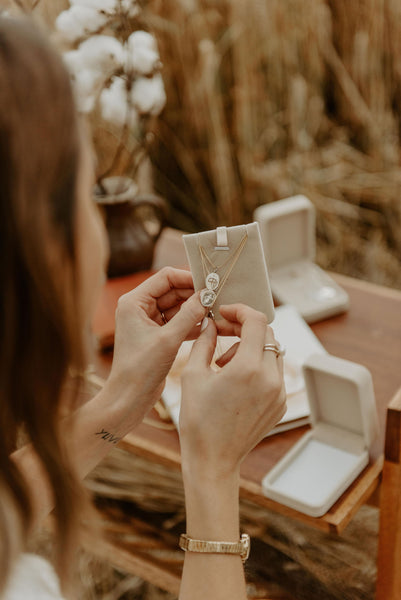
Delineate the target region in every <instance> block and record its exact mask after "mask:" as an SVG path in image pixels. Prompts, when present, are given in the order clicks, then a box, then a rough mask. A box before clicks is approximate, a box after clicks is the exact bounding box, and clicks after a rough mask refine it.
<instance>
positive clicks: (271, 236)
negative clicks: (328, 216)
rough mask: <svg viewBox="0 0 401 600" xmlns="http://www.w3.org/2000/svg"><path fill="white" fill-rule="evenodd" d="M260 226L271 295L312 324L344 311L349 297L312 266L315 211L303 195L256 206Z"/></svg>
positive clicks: (256, 215) (324, 273)
mask: <svg viewBox="0 0 401 600" xmlns="http://www.w3.org/2000/svg"><path fill="white" fill-rule="evenodd" d="M254 219H255V220H256V221H257V222H258V223H259V225H260V232H261V237H262V242H263V247H264V251H265V255H266V262H267V266H268V268H269V272H270V278H271V287H272V291H273V295H274V296H275V298H276V299H277V300H278V302H280V304H293V305H294V306H296V308H297V309H298V311H299V312H300V313H301V315H302V317H303V318H304V319H305V320H306V321H307V322H308V323H313V322H315V321H319V320H321V319H324V318H326V317H330V316H333V315H335V314H337V313H340V312H343V311H345V310H347V309H348V307H349V298H348V294H347V293H346V292H345V291H344V290H343V289H342V288H341V287H340V286H339V285H338V284H337V283H336V282H335V281H334V280H333V278H332V277H330V276H329V275H328V274H327V273H326V272H325V271H323V269H321V268H320V267H319V266H318V265H316V264H315V253H316V248H315V208H314V206H313V204H312V202H310V200H308V198H306V197H305V196H301V195H299V196H293V197H291V198H286V199H284V200H278V201H276V202H272V203H270V204H264V205H263V206H259V207H258V208H257V209H256V210H255V212H254Z"/></svg>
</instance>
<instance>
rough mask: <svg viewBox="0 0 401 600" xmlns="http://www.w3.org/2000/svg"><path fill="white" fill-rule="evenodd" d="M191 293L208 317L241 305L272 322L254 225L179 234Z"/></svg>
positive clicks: (266, 282) (268, 287)
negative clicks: (197, 295)
mask: <svg viewBox="0 0 401 600" xmlns="http://www.w3.org/2000/svg"><path fill="white" fill-rule="evenodd" d="M183 241H184V246H185V251H186V253H187V257H188V262H189V266H190V269H191V272H192V276H193V280H194V286H195V290H196V291H198V290H201V302H202V304H203V305H204V306H205V307H207V308H209V310H210V314H211V316H213V317H215V318H216V319H217V318H219V317H220V313H219V306H221V305H222V304H233V303H237V302H241V303H243V304H247V305H248V306H251V307H252V308H254V309H256V310H259V311H261V312H263V313H265V315H266V317H267V319H268V322H269V323H271V321H273V319H274V304H273V297H272V293H271V289H270V283H269V277H268V273H267V267H266V261H265V256H264V251H263V246H262V240H261V236H260V231H259V225H258V223H256V222H255V223H248V224H247V225H235V226H233V227H218V228H217V229H213V230H211V231H202V232H200V233H191V234H186V235H183Z"/></svg>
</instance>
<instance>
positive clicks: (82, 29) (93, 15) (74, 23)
mask: <svg viewBox="0 0 401 600" xmlns="http://www.w3.org/2000/svg"><path fill="white" fill-rule="evenodd" d="M106 22H107V16H106V15H104V14H102V13H100V12H99V11H98V10H96V9H95V8H89V7H87V6H80V5H78V4H77V5H74V6H71V8H69V9H68V10H64V11H63V12H61V13H60V14H59V16H58V17H57V19H56V28H57V29H58V30H59V31H61V33H63V34H64V35H65V37H66V38H67V39H68V40H70V41H71V42H75V40H78V39H79V38H81V37H84V36H85V35H89V34H90V33H92V32H93V31H97V30H98V29H100V28H101V27H102V26H103V25H104V24H105V23H106Z"/></svg>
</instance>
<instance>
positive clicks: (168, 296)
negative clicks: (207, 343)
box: [106, 267, 205, 425]
mask: <svg viewBox="0 0 401 600" xmlns="http://www.w3.org/2000/svg"><path fill="white" fill-rule="evenodd" d="M162 313H163V314H162ZM204 316H205V308H204V307H203V306H202V305H201V303H200V301H199V295H198V294H195V293H194V289H193V282H192V276H191V273H190V272H188V271H183V270H178V269H173V268H169V267H168V268H164V269H162V270H161V271H159V272H158V273H157V274H156V275H153V276H152V277H150V278H149V279H147V280H146V281H145V282H144V283H142V284H141V285H139V286H138V287H137V288H135V289H134V290H132V291H131V292H128V293H127V294H124V295H123V296H121V298H120V299H119V302H118V307H117V311H116V334H115V344H114V358H113V366H112V370H111V373H110V377H109V380H108V385H109V386H110V385H113V386H114V390H115V393H117V395H121V391H122V390H125V391H128V392H129V396H130V401H131V403H132V407H133V408H134V409H135V411H134V412H135V422H133V425H134V424H135V423H136V422H138V421H139V420H140V419H142V418H143V416H144V415H145V413H146V412H147V411H148V410H149V409H150V408H151V407H152V406H153V404H154V403H155V402H156V401H157V400H158V399H159V398H160V395H161V392H162V390H163V386H164V381H165V378H166V375H167V373H168V372H169V370H170V368H171V365H172V363H173V361H174V359H175V357H176V354H177V351H178V349H179V347H180V345H181V343H182V342H183V341H184V340H185V339H193V338H194V337H196V336H197V335H198V334H199V329H200V328H199V323H200V322H201V321H202V319H203V318H204ZM163 319H164V320H163ZM165 321H166V323H165ZM106 385H107V384H106ZM126 395H127V394H126V393H124V394H123V396H124V398H125V399H126ZM133 416H134V415H133Z"/></svg>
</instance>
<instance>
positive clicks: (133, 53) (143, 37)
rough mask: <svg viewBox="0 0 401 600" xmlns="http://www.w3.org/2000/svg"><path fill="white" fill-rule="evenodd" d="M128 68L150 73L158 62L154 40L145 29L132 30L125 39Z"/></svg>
mask: <svg viewBox="0 0 401 600" xmlns="http://www.w3.org/2000/svg"><path fill="white" fill-rule="evenodd" d="M127 49H128V51H127V61H128V68H129V69H133V71H135V72H136V73H140V74H141V75H150V74H151V73H152V72H153V71H154V70H155V68H156V67H157V65H158V63H159V62H160V57H159V53H158V51H157V44H156V40H155V38H154V37H153V35H151V34H150V33H148V32H147V31H134V33H131V35H130V36H129V38H128V40H127Z"/></svg>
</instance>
